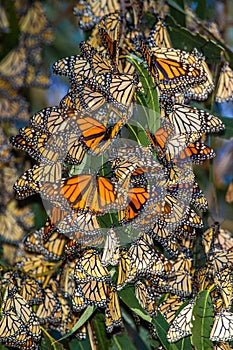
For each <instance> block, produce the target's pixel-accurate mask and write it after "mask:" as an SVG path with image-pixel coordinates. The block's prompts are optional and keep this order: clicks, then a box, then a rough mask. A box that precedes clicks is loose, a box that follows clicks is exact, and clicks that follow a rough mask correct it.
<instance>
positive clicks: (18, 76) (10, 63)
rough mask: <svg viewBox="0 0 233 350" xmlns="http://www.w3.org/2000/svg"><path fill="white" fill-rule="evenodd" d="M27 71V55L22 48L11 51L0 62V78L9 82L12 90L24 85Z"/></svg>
mask: <svg viewBox="0 0 233 350" xmlns="http://www.w3.org/2000/svg"><path fill="white" fill-rule="evenodd" d="M26 69H27V53H26V49H25V48H24V47H20V46H19V47H18V48H16V49H13V50H11V51H10V52H9V53H8V54H7V55H6V56H5V57H4V59H3V60H2V61H1V62H0V77H1V78H4V79H6V80H7V81H9V82H10V83H11V84H12V86H13V87H14V88H19V87H22V86H23V85H24V78H25V75H26Z"/></svg>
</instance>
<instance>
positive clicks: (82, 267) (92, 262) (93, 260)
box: [74, 249, 110, 283]
mask: <svg viewBox="0 0 233 350" xmlns="http://www.w3.org/2000/svg"><path fill="white" fill-rule="evenodd" d="M76 272H77V273H76ZM79 272H83V273H84V274H85V275H86V278H85V280H88V279H91V280H93V279H95V280H97V281H106V280H108V279H109V278H110V275H109V272H108V270H107V268H106V267H104V266H102V264H101V259H100V256H99V253H98V251H97V250H94V249H88V250H86V251H84V253H83V254H82V256H81V257H80V258H79V260H78V262H77V264H76V266H75V272H74V278H75V279H76V281H77V283H79V282H83V281H82V279H80V278H79Z"/></svg>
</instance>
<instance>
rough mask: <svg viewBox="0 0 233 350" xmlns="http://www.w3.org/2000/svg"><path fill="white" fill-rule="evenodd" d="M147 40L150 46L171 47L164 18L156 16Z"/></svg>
mask: <svg viewBox="0 0 233 350" xmlns="http://www.w3.org/2000/svg"><path fill="white" fill-rule="evenodd" d="M147 42H148V44H149V46H150V47H167V48H171V47H172V43H171V39H170V36H169V34H168V30H167V28H166V24H165V21H164V19H162V18H160V17H158V21H157V22H156V24H155V26H154V28H153V29H152V30H151V32H150V34H149V37H148V39H147Z"/></svg>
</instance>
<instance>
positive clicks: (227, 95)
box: [215, 62, 233, 103]
mask: <svg viewBox="0 0 233 350" xmlns="http://www.w3.org/2000/svg"><path fill="white" fill-rule="evenodd" d="M232 100H233V71H232V69H231V68H230V66H229V62H226V63H225V64H224V65H223V67H222V68H221V72H220V75H219V79H218V83H217V88H216V93H215V101H216V102H218V103H222V102H229V101H232Z"/></svg>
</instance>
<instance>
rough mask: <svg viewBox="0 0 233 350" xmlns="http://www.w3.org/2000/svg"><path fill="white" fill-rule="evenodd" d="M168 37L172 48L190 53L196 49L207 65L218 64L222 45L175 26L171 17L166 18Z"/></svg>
mask: <svg viewBox="0 0 233 350" xmlns="http://www.w3.org/2000/svg"><path fill="white" fill-rule="evenodd" d="M166 23H167V25H168V31H169V35H170V38H171V41H172V44H173V46H174V48H176V49H180V50H186V51H192V50H193V48H194V47H195V48H197V50H198V51H199V52H202V53H203V54H204V56H205V57H206V61H207V63H208V62H209V63H219V62H220V60H221V52H222V51H223V50H224V48H225V47H224V45H223V44H222V43H221V42H219V41H218V42H214V41H212V40H208V39H206V38H205V37H204V36H203V35H200V34H198V33H195V34H193V33H191V32H190V31H189V30H188V29H187V28H185V27H182V26H180V25H179V24H177V23H176V22H175V21H174V19H173V18H172V17H171V16H168V17H167V21H166Z"/></svg>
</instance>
